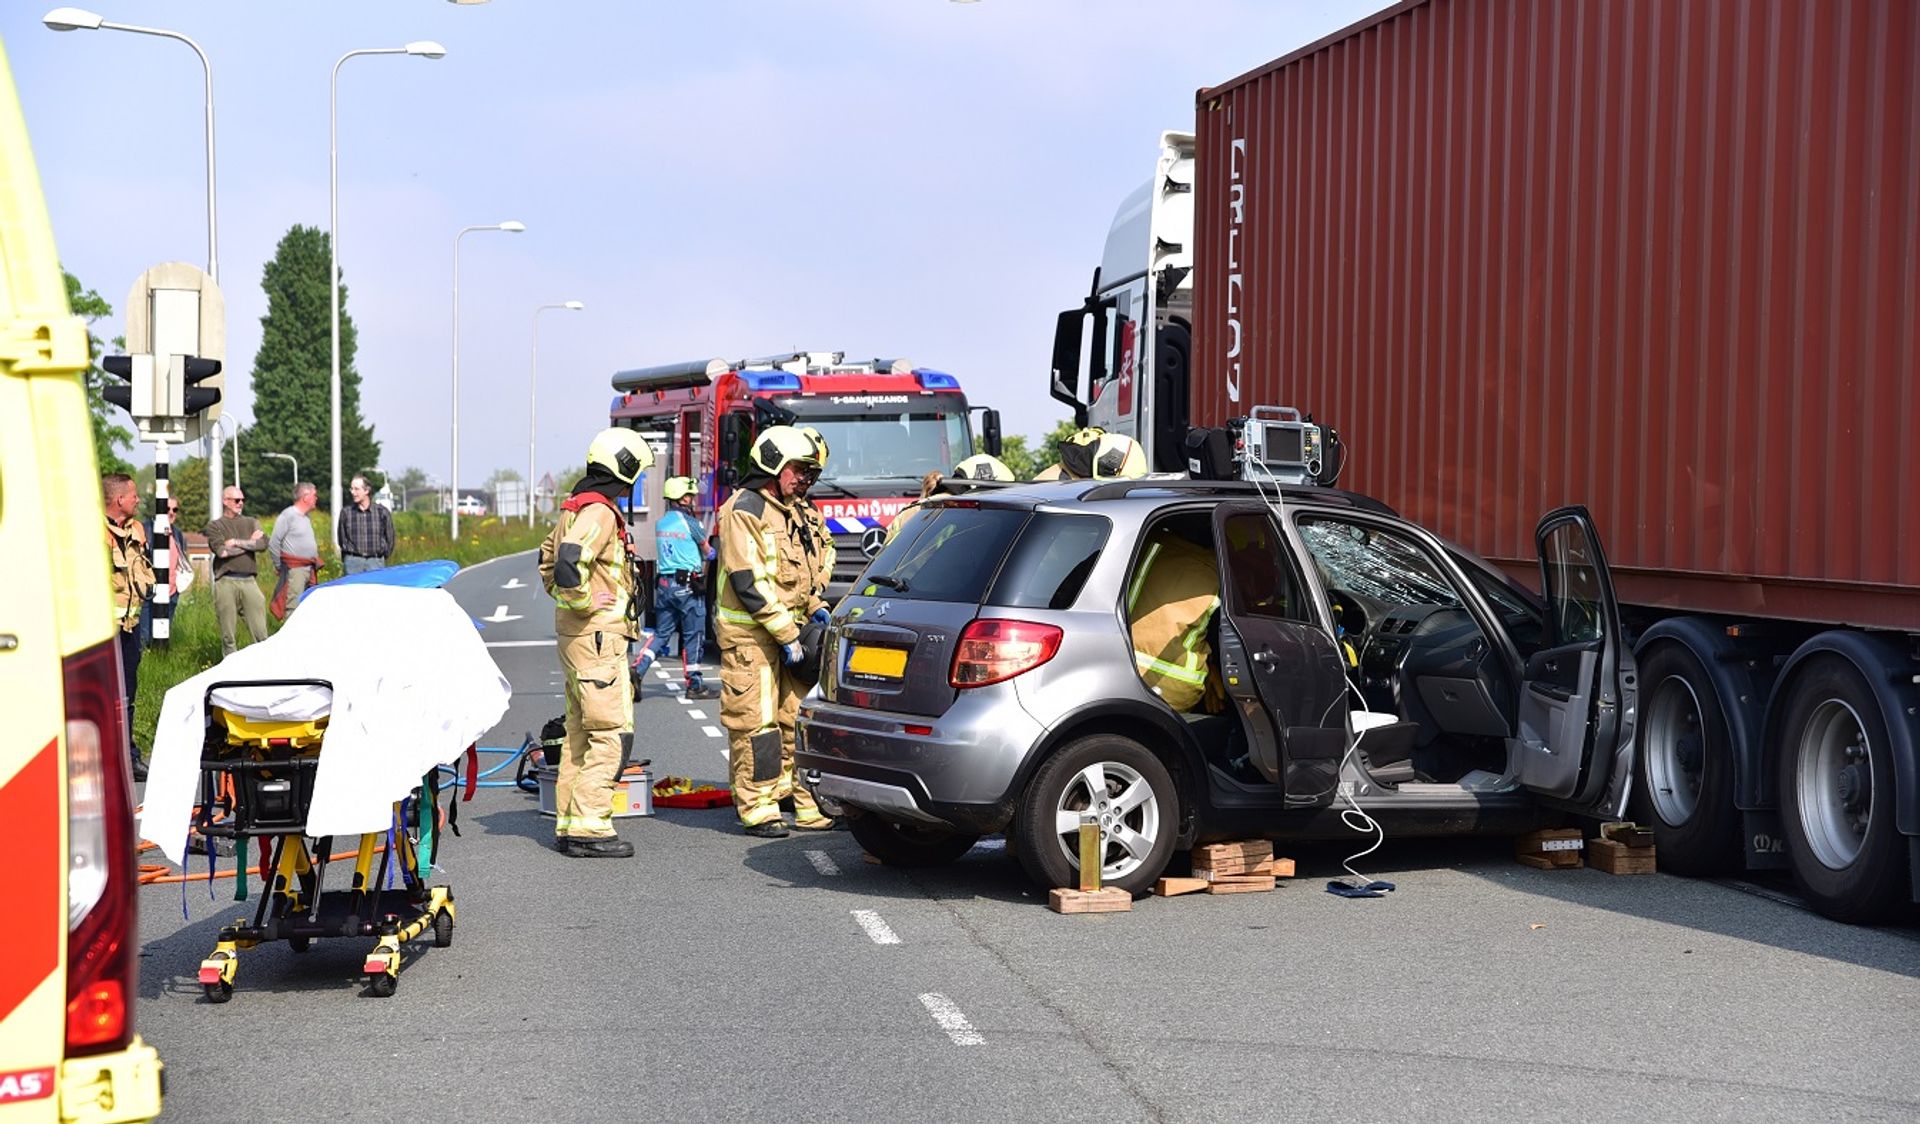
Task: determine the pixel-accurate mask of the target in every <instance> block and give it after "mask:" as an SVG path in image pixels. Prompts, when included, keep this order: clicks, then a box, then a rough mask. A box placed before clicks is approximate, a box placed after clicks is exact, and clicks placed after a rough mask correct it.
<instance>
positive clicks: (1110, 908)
mask: <svg viewBox="0 0 1920 1124" xmlns="http://www.w3.org/2000/svg"><path fill="white" fill-rule="evenodd" d="M1047 908H1048V909H1050V910H1052V911H1054V912H1055V913H1126V912H1129V911H1130V910H1132V909H1133V895H1132V894H1129V893H1127V892H1126V891H1125V890H1122V889H1120V888H1118V887H1116V886H1108V887H1105V888H1104V889H1099V890H1069V889H1065V888H1061V889H1058V890H1054V891H1051V892H1050V893H1048V894H1047Z"/></svg>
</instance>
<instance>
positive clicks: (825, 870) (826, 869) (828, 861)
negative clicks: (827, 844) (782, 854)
mask: <svg viewBox="0 0 1920 1124" xmlns="http://www.w3.org/2000/svg"><path fill="white" fill-rule="evenodd" d="M807 861H808V862H810V863H812V864H813V869H815V870H817V871H819V872H820V873H822V874H825V875H828V876H832V875H835V874H838V873H840V868H839V867H838V866H835V865H834V862H833V857H832V856H830V855H828V854H827V853H826V852H825V851H808V852H807Z"/></svg>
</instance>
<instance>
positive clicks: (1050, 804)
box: [1013, 734, 1180, 894]
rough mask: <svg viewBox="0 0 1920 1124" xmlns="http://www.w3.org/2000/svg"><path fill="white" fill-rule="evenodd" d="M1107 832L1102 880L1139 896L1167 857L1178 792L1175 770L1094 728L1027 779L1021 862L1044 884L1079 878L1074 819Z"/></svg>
mask: <svg viewBox="0 0 1920 1124" xmlns="http://www.w3.org/2000/svg"><path fill="white" fill-rule="evenodd" d="M1086 816H1093V817H1095V818H1097V819H1099V820H1100V821H1101V823H1102V825H1103V827H1102V830H1103V833H1104V834H1106V836H1107V844H1106V861H1105V865H1104V871H1105V873H1104V874H1103V875H1102V877H1101V884H1102V885H1103V886H1116V887H1119V888H1120V889H1122V890H1125V891H1127V892H1128V893H1130V894H1144V893H1146V892H1147V891H1148V890H1149V889H1151V888H1152V887H1153V882H1154V879H1156V878H1159V877H1160V873H1161V872H1162V871H1164V870H1165V869H1166V868H1167V862H1168V860H1170V859H1171V858H1172V857H1173V847H1174V838H1175V836H1177V835H1178V834H1179V833H1180V796H1179V791H1178V790H1177V789H1176V788H1175V787H1174V783H1173V776H1172V774H1170V773H1168V772H1167V767H1166V765H1164V764H1163V763H1162V762H1161V761H1160V759H1159V758H1158V757H1155V756H1154V755H1153V753H1152V752H1151V751H1149V750H1148V749H1147V748H1146V747H1145V746H1143V745H1141V744H1140V743H1139V742H1136V741H1133V740H1132V739H1130V738H1123V737H1120V736H1119V735H1117V734H1094V735H1092V736H1090V737H1084V738H1080V739H1077V740H1075V741H1071V742H1068V743H1067V744H1066V745H1064V746H1062V747H1061V748H1060V749H1059V751H1058V752H1056V753H1054V755H1053V756H1052V757H1050V758H1048V759H1047V761H1046V763H1045V764H1043V765H1041V766H1040V769H1039V771H1037V772H1036V773H1034V775H1033V780H1032V781H1030V782H1028V784H1027V790H1026V792H1025V794H1024V795H1023V796H1022V797H1021V800H1020V809H1019V811H1018V812H1017V813H1016V814H1015V816H1014V824H1013V826H1014V827H1015V828H1016V829H1017V831H1016V835H1017V836H1018V844H1017V846H1016V848H1015V850H1016V853H1017V854H1018V855H1019V858H1020V864H1021V865H1022V866H1024V867H1025V868H1026V870H1027V874H1028V876H1029V877H1031V878H1032V879H1033V880H1034V882H1036V883H1038V884H1039V885H1040V886H1041V887H1042V888H1046V889H1052V888H1054V887H1057V886H1069V887H1071V886H1078V885H1079V884H1080V852H1079V842H1078V835H1079V823H1080V820H1081V819H1082V818H1083V817H1086Z"/></svg>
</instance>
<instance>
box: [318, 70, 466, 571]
mask: <svg viewBox="0 0 1920 1124" xmlns="http://www.w3.org/2000/svg"><path fill="white" fill-rule="evenodd" d="M446 54H447V49H446V48H445V47H442V46H441V45H440V44H438V43H435V42H433V41H431V40H427V39H422V40H418V41H416V42H412V43H408V44H407V45H406V46H404V47H362V48H361V49H359V50H357V51H348V52H347V53H346V54H344V55H341V56H340V59H339V61H337V62H335V63H334V64H333V77H332V79H331V81H330V82H329V83H328V85H327V303H328V305H329V306H330V308H331V310H332V334H331V339H332V341H333V346H332V348H331V353H332V355H333V377H332V379H331V380H330V381H329V382H328V384H327V400H328V404H329V406H330V408H331V410H332V414H331V417H332V419H333V424H332V427H331V428H332V453H333V459H332V461H331V466H332V469H333V471H332V474H331V476H330V478H329V481H328V488H327V492H328V495H327V502H328V506H327V511H328V513H329V514H330V515H331V517H332V520H331V527H332V531H333V547H334V550H335V551H338V550H339V549H340V68H341V67H342V66H344V65H346V62H347V60H348V59H350V58H354V57H356V56H358V55H413V56H414V57H416V58H423V59H438V58H445V57H446Z"/></svg>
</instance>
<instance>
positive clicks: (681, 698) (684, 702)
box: [673, 695, 693, 706]
mask: <svg viewBox="0 0 1920 1124" xmlns="http://www.w3.org/2000/svg"><path fill="white" fill-rule="evenodd" d="M673 701H674V702H677V703H679V704H680V705H681V706H692V705H693V700H692V699H690V698H688V697H687V696H685V695H675V696H673Z"/></svg>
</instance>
